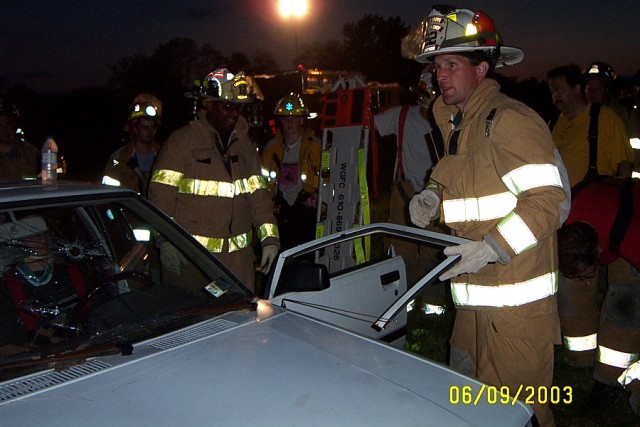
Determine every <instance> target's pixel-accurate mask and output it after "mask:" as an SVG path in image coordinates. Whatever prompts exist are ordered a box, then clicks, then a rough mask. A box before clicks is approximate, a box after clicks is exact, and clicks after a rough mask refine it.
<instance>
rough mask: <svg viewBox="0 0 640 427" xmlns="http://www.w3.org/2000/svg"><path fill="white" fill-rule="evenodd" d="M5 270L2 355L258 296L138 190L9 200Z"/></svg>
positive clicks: (0, 214)
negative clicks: (19, 204) (23, 202)
mask: <svg viewBox="0 0 640 427" xmlns="http://www.w3.org/2000/svg"><path fill="white" fill-rule="evenodd" d="M0 271H1V272H2V276H1V283H0V357H1V359H0V360H2V362H7V361H11V360H16V359H19V360H26V359H28V358H36V359H37V358H38V357H42V355H43V354H48V355H51V354H56V353H61V352H73V351H76V350H77V349H80V348H82V349H86V348H89V347H91V345H92V343H97V342H102V343H104V340H103V339H100V338H101V337H109V339H115V338H117V341H118V342H120V343H122V342H131V341H132V340H140V339H143V338H149V337H151V336H154V335H157V334H159V333H163V332H167V331H168V330H171V329H172V328H173V329H175V328H177V327H182V326H184V325H185V323H189V322H196V321H200V320H203V319H204V318H205V317H206V316H214V315H220V314H221V313H223V312H224V311H225V310H237V309H239V308H248V307H249V305H248V302H249V301H250V299H251V294H250V292H249V291H248V290H247V289H246V288H244V287H243V286H241V285H239V284H238V283H237V282H236V279H235V278H233V277H232V276H230V275H228V274H227V273H226V270H225V269H224V268H223V267H221V265H220V264H218V263H217V262H216V261H215V260H214V259H212V258H211V257H210V256H209V254H208V253H207V252H206V251H205V250H203V248H201V247H199V244H197V243H196V242H194V241H192V240H190V239H189V238H188V237H187V236H186V234H185V233H182V232H181V230H179V229H177V228H176V227H175V226H174V225H173V224H172V223H171V221H170V220H167V219H166V218H165V217H162V216H160V215H158V214H157V213H156V212H155V210H154V209H152V208H151V207H150V206H148V205H147V204H146V203H143V202H142V201H141V200H138V199H136V198H133V197H132V198H128V199H127V198H124V199H122V200H120V199H118V200H113V199H111V200H108V201H104V200H101V201H95V202H86V201H82V202H76V203H71V202H65V203H64V204H56V205H51V206H44V207H28V208H14V209H9V210H8V209H0ZM185 319H187V320H186V321H185ZM109 342H115V341H109ZM3 366H4V364H3ZM5 374H6V372H5ZM3 377H5V375H3Z"/></svg>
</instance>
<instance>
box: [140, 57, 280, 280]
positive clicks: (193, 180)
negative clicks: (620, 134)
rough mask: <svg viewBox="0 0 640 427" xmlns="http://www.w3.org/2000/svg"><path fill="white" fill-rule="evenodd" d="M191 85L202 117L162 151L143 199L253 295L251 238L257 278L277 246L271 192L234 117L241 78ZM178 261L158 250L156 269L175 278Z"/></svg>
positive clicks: (241, 96)
mask: <svg viewBox="0 0 640 427" xmlns="http://www.w3.org/2000/svg"><path fill="white" fill-rule="evenodd" d="M197 83H199V93H198V95H197V96H198V97H200V98H201V101H202V107H203V110H201V111H199V112H198V119H196V120H193V121H191V122H190V123H189V124H187V125H186V126H184V127H183V128H180V129H178V130H176V131H175V132H173V134H171V136H170V137H169V139H168V140H167V141H166V142H165V143H164V145H163V147H162V150H161V151H160V154H159V155H158V158H157V160H156V164H155V167H154V171H153V174H152V178H151V184H150V188H149V199H150V201H151V202H152V203H154V204H155V205H156V206H158V207H159V208H160V209H162V210H163V211H164V212H165V213H166V214H168V215H169V216H171V217H173V218H174V219H175V220H176V222H178V223H179V224H180V225H182V226H183V227H184V228H185V229H186V230H187V231H189V232H190V233H191V234H193V235H194V237H195V238H196V239H197V240H198V241H200V243H202V244H203V245H204V246H205V247H206V248H207V249H209V250H210V251H211V252H213V253H215V254H216V256H217V257H218V258H219V259H220V260H221V261H222V262H223V263H224V264H225V265H226V266H227V267H229V269H230V270H231V271H232V272H233V273H234V274H235V275H236V276H238V277H239V278H240V279H241V280H242V281H243V283H244V284H245V285H246V286H247V287H248V288H249V289H251V290H253V289H254V266H253V260H254V253H253V249H252V246H251V244H252V240H253V230H254V229H255V230H256V231H257V234H258V235H257V238H258V240H259V241H260V243H261V246H262V259H261V263H260V267H261V271H262V272H263V273H265V274H266V273H268V272H269V269H270V268H271V264H272V262H273V261H274V259H275V257H276V255H277V253H278V249H279V239H278V228H277V226H276V221H275V218H274V216H273V213H272V210H271V192H270V190H269V188H268V185H267V182H266V180H265V179H264V177H263V176H262V175H261V167H260V159H259V156H258V152H257V151H256V148H255V145H254V144H253V143H252V141H251V140H250V139H249V136H248V124H247V121H246V120H245V119H244V118H242V117H241V116H240V112H241V109H242V106H243V104H245V103H248V102H251V100H252V98H251V97H250V96H249V95H248V94H247V83H246V79H245V76H244V74H243V73H238V74H236V75H234V74H232V73H230V72H229V71H228V70H226V69H218V70H216V71H213V72H211V73H209V74H208V75H207V76H206V77H205V79H203V80H202V81H201V82H197ZM180 259H181V255H180V253H179V251H177V250H176V248H173V247H170V246H168V244H167V245H165V247H163V248H161V260H162V263H163V266H164V267H166V268H168V269H173V270H174V271H175V272H176V273H177V274H179V268H180V266H181V262H180ZM176 270H177V271H176Z"/></svg>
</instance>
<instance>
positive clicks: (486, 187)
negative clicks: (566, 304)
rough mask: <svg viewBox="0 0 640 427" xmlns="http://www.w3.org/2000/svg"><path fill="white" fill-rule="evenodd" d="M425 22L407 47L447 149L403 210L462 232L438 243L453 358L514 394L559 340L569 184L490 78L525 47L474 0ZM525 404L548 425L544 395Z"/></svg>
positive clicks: (548, 146)
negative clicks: (428, 69)
mask: <svg viewBox="0 0 640 427" xmlns="http://www.w3.org/2000/svg"><path fill="white" fill-rule="evenodd" d="M421 28H422V35H423V43H421V44H417V46H419V50H418V51H417V52H415V59H416V60H417V61H418V62H435V68H436V72H437V82H438V85H439V87H440V93H441V96H439V97H438V99H436V101H435V102H434V106H433V113H434V117H435V121H436V124H437V125H438V127H439V128H440V130H441V131H442V133H443V137H444V141H445V156H444V157H443V158H441V159H440V160H439V162H438V163H437V164H436V165H435V167H434V169H433V171H432V173H431V179H430V181H429V183H428V184H427V188H426V189H425V190H423V191H422V192H421V193H420V194H417V195H416V196H414V197H413V199H412V200H411V203H410V206H409V209H410V213H411V219H412V221H413V222H414V223H415V224H416V225H418V226H425V225H426V224H428V223H430V222H431V221H432V220H434V219H435V218H437V217H440V216H441V215H442V217H443V220H444V222H445V224H446V225H447V226H448V227H449V228H451V229H452V231H453V232H454V233H455V235H457V236H459V237H464V238H467V239H469V240H470V242H469V243H465V244H461V245H458V246H451V247H448V248H445V250H444V253H445V254H446V255H449V256H454V255H459V256H460V257H461V258H460V260H459V262H458V263H457V264H456V265H454V266H453V267H452V268H451V269H449V270H448V271H447V272H446V273H444V274H442V275H441V276H440V280H446V279H451V294H452V297H453V301H454V303H455V305H456V318H455V322H454V327H453V332H452V336H451V339H450V344H451V351H450V366H451V367H452V368H454V369H456V370H458V371H460V372H462V373H464V374H467V375H469V376H471V377H475V378H478V379H479V380H480V381H483V382H485V383H488V384H490V385H494V386H496V387H498V388H500V387H503V389H504V388H508V389H509V390H510V394H511V395H512V396H515V395H517V391H518V389H521V388H522V387H533V388H535V389H540V388H546V389H548V388H549V387H551V385H552V381H553V366H554V345H555V344H560V323H559V319H558V312H557V302H556V291H557V286H558V277H557V267H558V266H557V247H556V230H557V229H558V228H559V227H560V224H561V222H562V221H561V220H562V210H563V208H564V209H566V208H567V206H564V207H563V203H565V205H567V203H566V202H565V200H566V197H567V196H566V191H567V190H566V189H565V184H563V181H562V179H561V172H560V169H559V166H558V163H559V160H558V159H559V157H558V156H557V154H556V152H555V150H554V148H555V147H554V144H553V140H552V139H551V135H550V133H549V130H548V127H547V125H546V124H545V123H544V121H543V120H542V119H541V118H540V116H539V115H538V114H537V113H536V112H535V111H533V110H532V109H530V108H529V107H527V106H525V105H524V104H522V103H521V102H519V101H516V100H514V99H511V98H509V97H507V96H506V95H504V94H502V93H501V92H500V87H499V85H498V83H497V82H496V81H495V80H493V79H491V78H488V75H490V73H491V72H492V71H493V69H494V68H495V67H498V66H502V65H511V64H516V63H518V62H520V61H521V60H522V58H523V56H524V54H523V52H522V50H520V49H517V48H514V47H507V46H504V45H503V42H502V39H501V37H500V35H499V34H498V33H497V31H496V29H495V25H494V22H493V20H492V19H491V18H490V17H489V16H488V15H487V14H486V13H484V12H482V11H472V10H469V9H457V8H454V7H448V6H435V7H434V8H433V9H432V10H431V12H430V14H429V16H428V17H427V18H425V20H424V21H423V23H422V26H421ZM520 398H522V396H520ZM532 407H533V410H534V412H535V415H536V417H537V420H538V422H539V423H540V425H541V426H550V425H554V421H553V414H552V412H551V410H550V408H549V406H548V404H546V402H538V401H535V402H534V403H533V405H532Z"/></svg>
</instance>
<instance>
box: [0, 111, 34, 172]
mask: <svg viewBox="0 0 640 427" xmlns="http://www.w3.org/2000/svg"><path fill="white" fill-rule="evenodd" d="M19 118H20V112H19V111H18V109H17V108H16V106H15V105H14V104H13V103H12V102H10V101H8V100H7V99H0V181H2V180H17V179H25V178H27V179H28V178H31V179H35V178H36V176H37V175H38V165H39V156H40V150H38V148H36V147H35V146H33V145H31V144H30V143H28V142H27V141H25V140H24V136H23V134H22V131H21V130H20V128H19V127H18V120H19Z"/></svg>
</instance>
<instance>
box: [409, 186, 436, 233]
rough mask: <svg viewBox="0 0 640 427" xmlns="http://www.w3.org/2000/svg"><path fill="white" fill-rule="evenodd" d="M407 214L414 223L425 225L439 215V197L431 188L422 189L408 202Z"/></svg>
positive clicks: (419, 225)
mask: <svg viewBox="0 0 640 427" xmlns="http://www.w3.org/2000/svg"><path fill="white" fill-rule="evenodd" d="M409 215H411V222H413V223H414V224H415V225H417V226H418V227H422V228H424V227H426V226H427V225H428V224H429V223H430V222H431V221H433V220H434V219H436V218H438V217H439V216H440V197H438V195H437V194H436V193H435V192H433V191H431V190H422V192H421V193H419V194H416V195H415V196H413V198H412V199H411V202H409Z"/></svg>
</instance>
